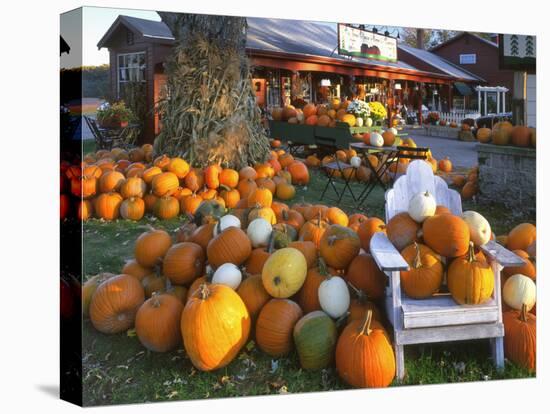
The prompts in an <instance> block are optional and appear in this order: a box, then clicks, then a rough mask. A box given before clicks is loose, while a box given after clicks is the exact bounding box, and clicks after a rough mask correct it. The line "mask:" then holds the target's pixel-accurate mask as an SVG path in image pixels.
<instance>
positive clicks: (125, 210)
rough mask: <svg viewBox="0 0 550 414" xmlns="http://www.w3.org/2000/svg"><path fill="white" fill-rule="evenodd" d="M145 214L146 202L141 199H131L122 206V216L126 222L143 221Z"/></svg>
mask: <svg viewBox="0 0 550 414" xmlns="http://www.w3.org/2000/svg"><path fill="white" fill-rule="evenodd" d="M144 214H145V202H144V201H143V199H141V198H137V197H130V198H127V199H126V200H124V201H123V202H122V203H121V204H120V215H121V217H122V218H123V219H126V220H141V219H142V218H143V215H144Z"/></svg>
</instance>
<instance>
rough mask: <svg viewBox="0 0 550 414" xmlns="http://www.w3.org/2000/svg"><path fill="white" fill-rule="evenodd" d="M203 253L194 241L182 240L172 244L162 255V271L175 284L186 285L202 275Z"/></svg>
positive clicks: (204, 258)
mask: <svg viewBox="0 0 550 414" xmlns="http://www.w3.org/2000/svg"><path fill="white" fill-rule="evenodd" d="M205 260H206V257H205V254H204V250H203V249H202V247H201V246H200V245H198V244H196V243H192V242H183V243H177V244H174V245H173V246H172V247H170V249H168V251H167V252H166V255H165V256H164V259H163V261H162V273H163V274H164V275H165V276H166V277H167V278H168V279H170V281H171V282H172V283H175V284H177V285H187V284H189V283H191V282H192V281H193V280H195V279H196V278H197V277H199V276H200V275H202V273H203V272H204V265H205Z"/></svg>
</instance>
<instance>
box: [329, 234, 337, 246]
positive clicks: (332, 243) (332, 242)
mask: <svg viewBox="0 0 550 414" xmlns="http://www.w3.org/2000/svg"><path fill="white" fill-rule="evenodd" d="M336 240H338V237H337V236H335V235H332V236H328V245H329V246H333V245H334V242H335V241H336Z"/></svg>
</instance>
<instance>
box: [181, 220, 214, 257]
mask: <svg viewBox="0 0 550 414" xmlns="http://www.w3.org/2000/svg"><path fill="white" fill-rule="evenodd" d="M215 226H216V224H215V223H206V224H203V225H202V226H199V227H197V228H196V229H195V230H194V231H193V232H192V233H191V235H190V236H189V240H187V241H190V242H193V243H196V244H198V245H199V246H201V247H202V249H203V250H204V251H206V248H207V247H208V243H210V240H212V238H213V237H214V227H215Z"/></svg>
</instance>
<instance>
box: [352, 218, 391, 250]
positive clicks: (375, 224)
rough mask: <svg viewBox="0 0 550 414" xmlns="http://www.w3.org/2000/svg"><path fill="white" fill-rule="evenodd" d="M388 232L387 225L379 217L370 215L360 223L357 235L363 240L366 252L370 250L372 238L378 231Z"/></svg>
mask: <svg viewBox="0 0 550 414" xmlns="http://www.w3.org/2000/svg"><path fill="white" fill-rule="evenodd" d="M379 231H381V232H384V233H386V225H385V224H384V222H383V221H382V220H381V219H379V218H378V217H369V218H368V219H367V220H366V221H364V222H363V223H361V225H359V228H358V229H357V235H358V236H359V239H360V240H361V247H362V248H363V250H365V251H366V252H370V239H371V238H372V236H373V235H374V233H376V232H379Z"/></svg>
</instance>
